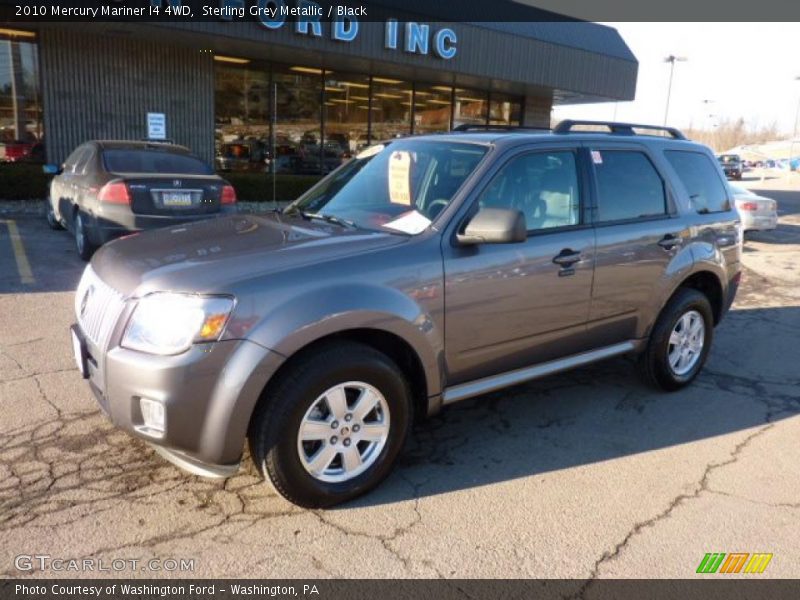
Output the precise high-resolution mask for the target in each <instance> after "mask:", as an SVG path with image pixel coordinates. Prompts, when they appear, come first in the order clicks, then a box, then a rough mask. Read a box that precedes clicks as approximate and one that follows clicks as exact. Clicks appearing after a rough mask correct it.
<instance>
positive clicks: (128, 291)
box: [92, 213, 409, 296]
mask: <svg viewBox="0 0 800 600" xmlns="http://www.w3.org/2000/svg"><path fill="white" fill-rule="evenodd" d="M408 239H409V238H407V237H405V236H398V235H392V234H388V233H381V232H374V231H368V230H363V229H345V228H342V227H339V226H338V225H329V224H326V223H317V222H310V221H305V220H303V219H301V218H287V217H285V216H283V215H281V214H278V213H271V214H267V215H263V216H255V215H235V216H229V217H220V218H216V219H209V220H205V221H199V222H196V223H191V224H186V225H176V226H173V227H166V228H164V229H157V230H154V231H147V232H141V233H135V234H132V235H129V236H125V237H123V238H120V239H118V240H115V241H113V242H111V243H109V244H106V245H105V246H103V247H102V248H101V249H100V250H98V252H97V253H96V254H95V255H94V258H93V259H92V268H93V269H94V271H95V273H97V275H98V276H99V277H100V278H101V279H102V280H103V281H105V282H106V283H108V284H109V285H110V286H111V287H113V288H114V289H116V290H117V291H119V292H120V293H122V294H123V295H125V296H130V295H132V294H134V292H135V293H136V294H137V295H144V294H147V293H149V292H152V291H184V292H197V293H211V292H224V291H226V290H227V289H229V288H230V287H231V286H233V285H235V284H236V283H237V282H241V281H245V280H250V279H253V278H257V277H260V276H263V275H267V274H270V273H275V272H279V271H284V270H287V269H292V268H297V267H301V266H303V265H307V264H318V263H321V262H326V261H332V260H336V259H337V258H341V257H344V256H350V255H353V254H358V253H363V252H368V251H370V250H374V249H378V248H383V247H387V246H391V245H398V244H403V243H405V242H406V241H407V240H408Z"/></svg>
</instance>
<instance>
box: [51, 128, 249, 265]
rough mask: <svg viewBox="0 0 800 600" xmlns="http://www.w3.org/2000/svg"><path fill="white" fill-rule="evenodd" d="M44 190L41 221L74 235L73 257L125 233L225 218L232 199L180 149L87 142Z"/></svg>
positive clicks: (201, 165) (227, 186)
mask: <svg viewBox="0 0 800 600" xmlns="http://www.w3.org/2000/svg"><path fill="white" fill-rule="evenodd" d="M49 168H50V170H51V171H55V172H57V176H56V177H54V178H53V181H52V183H51V184H50V201H49V206H48V211H47V212H48V214H47V220H48V223H49V224H50V226H51V227H53V228H54V229H59V228H61V227H66V228H67V229H68V230H69V231H71V232H72V233H73V234H74V235H75V245H76V247H77V249H78V253H79V254H80V256H81V258H83V259H84V260H88V259H89V258H91V256H92V253H93V252H94V251H95V249H97V248H98V247H99V246H101V245H102V244H104V243H106V242H108V241H110V240H112V239H114V238H116V237H119V236H121V235H125V234H127V233H131V232H135V231H141V230H143V229H154V228H157V227H165V226H168V225H175V224H176V223H183V222H187V221H196V220H199V219H207V218H209V217H214V216H217V215H220V214H223V213H227V212H233V211H234V209H235V207H234V205H235V203H236V192H235V190H234V189H233V187H232V186H231V185H230V184H229V183H228V182H226V181H225V180H224V179H222V178H221V177H219V176H218V175H216V174H215V173H214V171H213V170H212V169H211V167H209V166H208V165H207V164H206V163H205V162H203V161H202V160H200V159H199V158H197V157H196V156H194V155H193V154H192V153H191V152H190V151H189V149H188V148H185V147H183V146H176V145H174V144H165V143H152V142H127V141H91V142H86V143H85V144H82V145H80V146H79V147H78V148H77V149H76V150H75V151H74V152H73V153H72V154H70V155H69V158H67V160H66V162H64V164H63V165H62V166H61V167H60V168H53V167H49Z"/></svg>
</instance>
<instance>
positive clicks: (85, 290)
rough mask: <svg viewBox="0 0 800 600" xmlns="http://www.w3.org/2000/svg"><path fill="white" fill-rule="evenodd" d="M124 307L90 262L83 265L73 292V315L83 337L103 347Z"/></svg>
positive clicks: (120, 296) (123, 303)
mask: <svg viewBox="0 0 800 600" xmlns="http://www.w3.org/2000/svg"><path fill="white" fill-rule="evenodd" d="M124 307H125V300H124V298H123V297H122V294H120V293H119V292H117V291H116V290H115V289H114V288H112V287H111V286H109V285H107V284H106V283H104V282H103V281H102V280H101V279H100V278H99V277H98V276H97V275H96V274H95V272H94V270H92V267H91V265H90V266H87V267H86V270H85V271H84V272H83V277H81V282H80V283H79V284H78V291H77V292H75V315H76V316H77V317H78V323H79V324H80V326H81V329H82V330H83V333H84V334H85V335H86V337H88V338H89V339H90V340H91V341H92V342H93V343H94V344H95V345H96V346H99V347H101V348H103V347H105V344H106V342H108V338H109V336H110V335H111V330H112V329H113V328H114V325H115V324H116V322H117V319H118V318H119V316H120V313H122V309H123V308H124Z"/></svg>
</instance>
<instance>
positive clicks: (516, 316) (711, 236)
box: [72, 121, 741, 506]
mask: <svg viewBox="0 0 800 600" xmlns="http://www.w3.org/2000/svg"><path fill="white" fill-rule="evenodd" d="M587 125H588V126H589V127H591V130H587ZM601 128H602V129H603V131H600V129H601ZM740 257H741V236H740V231H739V223H738V217H737V212H736V210H735V209H734V208H733V206H732V198H731V197H730V192H729V190H728V187H727V185H726V183H725V176H724V175H723V173H722V171H721V169H720V166H719V163H718V162H717V160H716V159H715V157H714V154H712V153H711V151H710V150H709V149H708V148H706V147H704V146H701V145H698V144H695V143H692V142H689V141H687V140H686V139H685V138H684V136H683V135H682V134H681V133H680V132H679V131H677V130H674V129H666V128H657V127H646V126H640V125H630V124H623V123H587V122H576V121H568V122H562V123H561V124H559V125H558V126H556V127H555V128H554V129H553V130H552V131H551V130H544V131H535V130H525V129H519V130H504V129H503V130H501V129H493V128H491V127H485V128H474V127H472V128H465V129H464V130H461V131H458V130H457V131H454V132H452V133H449V134H442V135H429V136H420V137H412V138H405V139H398V140H392V141H390V142H386V143H383V144H378V145H376V146H372V147H370V148H368V149H366V150H364V151H363V152H362V153H361V154H360V155H358V156H357V157H355V158H354V159H352V160H351V161H349V162H348V163H346V164H345V165H343V166H342V167H340V168H339V169H337V170H336V171H334V172H333V173H331V174H330V175H329V176H327V177H325V178H324V179H322V180H321V181H320V182H319V183H318V184H317V185H316V186H314V187H313V188H312V189H310V190H309V191H308V192H307V193H306V194H304V195H303V196H301V197H300V198H299V199H297V200H296V201H295V202H293V203H291V204H290V205H289V206H288V207H287V208H285V209H284V210H282V211H279V212H274V213H268V214H264V215H261V216H248V215H231V216H228V217H222V218H219V219H214V220H210V221H202V222H196V223H191V224H182V225H179V226H173V227H171V228H164V229H159V230H155V231H148V232H142V233H138V234H134V235H131V236H128V237H127V238H124V239H120V240H116V241H114V242H111V243H109V244H107V245H105V246H104V247H103V248H101V249H100V250H99V251H98V252H97V253H96V254H95V255H94V258H93V259H92V261H91V263H90V264H89V265H88V266H87V268H86V271H85V273H84V274H83V277H82V279H81V282H80V285H79V287H78V290H77V295H76V297H75V312H76V314H77V324H76V325H74V326H73V327H72V338H73V342H74V350H75V357H76V360H77V363H78V366H79V368H80V371H81V373H82V374H83V377H84V378H86V379H87V381H88V383H89V385H90V387H91V389H92V390H93V392H94V394H95V396H96V397H97V401H98V402H99V404H100V406H101V408H102V409H103V411H105V413H106V414H107V415H108V417H109V418H110V419H111V421H113V423H114V424H115V425H116V426H118V427H120V428H121V429H124V430H125V431H127V432H129V433H130V434H131V435H133V436H135V437H138V438H140V439H143V440H146V441H147V442H149V443H151V444H152V445H153V446H154V447H155V449H156V450H157V452H158V453H159V454H161V455H162V456H163V457H164V458H166V459H168V460H170V461H172V462H173V463H175V464H177V465H179V466H181V467H183V468H185V469H187V470H189V471H191V472H193V473H196V474H199V475H206V476H217V477H229V476H232V475H234V474H235V473H236V472H237V470H238V468H239V463H240V460H241V458H242V454H243V449H244V445H245V442H247V443H249V447H250V453H251V456H252V458H253V461H254V463H255V465H256V467H257V468H258V469H259V470H260V472H261V473H262V474H263V475H264V476H265V477H266V478H268V479H269V480H271V482H272V483H273V485H274V486H275V488H276V489H277V490H278V492H280V493H281V494H282V495H283V496H285V497H286V498H287V499H289V500H290V501H292V502H294V503H296V504H299V505H302V506H330V505H333V504H336V503H339V502H343V501H346V500H348V499H351V498H354V497H355V496H358V495H359V494H362V493H364V492H366V491H367V490H369V489H371V488H373V487H374V486H375V485H377V484H378V483H379V482H380V481H381V480H382V479H384V478H385V477H386V476H387V474H388V473H389V471H390V469H391V468H392V464H393V463H394V462H395V459H396V458H397V456H398V453H399V452H400V451H401V448H402V447H403V444H404V441H405V440H406V437H407V434H408V433H409V428H410V426H411V423H412V420H413V418H414V417H415V416H424V415H430V414H432V413H435V412H436V411H438V410H439V409H441V408H442V407H443V406H446V405H449V404H452V403H454V402H458V401H459V400H463V399H465V398H470V397H473V396H478V395H480V394H484V393H486V392H490V391H493V390H497V389H500V388H504V387H507V386H511V385H514V384H518V383H520V382H524V381H527V380H530V379H534V378H537V377H542V376H545V375H549V374H551V373H555V372H558V371H563V370H566V369H571V368H573V367H578V366H581V365H586V364H588V363H593V362H595V361H599V360H602V359H606V358H609V357H612V356H618V355H623V354H629V355H635V356H638V364H639V365H640V369H641V372H642V373H643V375H644V377H645V378H646V379H647V380H648V381H650V382H652V383H653V384H655V385H656V386H659V387H660V388H663V389H665V390H676V389H678V388H681V387H683V386H685V385H687V384H688V383H689V382H691V381H692V380H693V379H694V378H695V377H696V376H697V374H698V372H699V371H700V370H701V369H702V367H703V364H704V362H705V360H706V357H707V356H708V352H709V349H710V347H711V340H712V337H713V334H714V327H715V326H716V325H717V324H718V323H719V322H720V319H721V318H722V317H723V315H724V314H725V313H726V311H727V310H728V308H729V306H730V304H731V302H732V301H733V298H734V295H735V293H736V289H737V287H738V283H739V279H740V269H741V266H740Z"/></svg>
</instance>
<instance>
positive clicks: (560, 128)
mask: <svg viewBox="0 0 800 600" xmlns="http://www.w3.org/2000/svg"><path fill="white" fill-rule="evenodd" d="M580 125H590V126H598V127H608V130H609V131H610V132H611V133H613V134H614V135H641V134H637V133H636V131H634V129H647V130H650V131H663V132H666V133H668V134H669V135H671V136H672V137H673V138H674V139H676V140H685V139H686V136H685V135H683V133H682V132H681V131H680V130H679V129H675V128H674V127H661V126H659V125H640V124H638V123H617V122H615V121H574V120H572V119H565V120H564V121H561V122H560V123H559V124H558V125H556V126H555V127H554V128H553V133H572V130H573V128H574V127H576V126H580ZM581 133H586V132H581Z"/></svg>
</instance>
